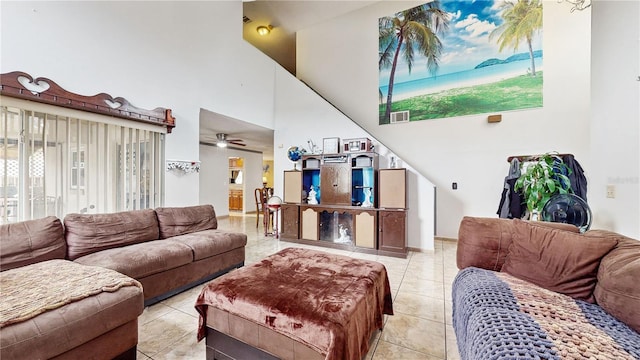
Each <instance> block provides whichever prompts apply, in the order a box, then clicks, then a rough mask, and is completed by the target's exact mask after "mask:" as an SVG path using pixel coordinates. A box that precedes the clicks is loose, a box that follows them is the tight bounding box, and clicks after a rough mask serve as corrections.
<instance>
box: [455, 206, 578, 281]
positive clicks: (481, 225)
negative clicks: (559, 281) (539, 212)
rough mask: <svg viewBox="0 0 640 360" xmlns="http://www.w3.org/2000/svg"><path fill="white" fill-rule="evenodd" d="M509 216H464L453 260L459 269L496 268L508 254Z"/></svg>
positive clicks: (511, 225)
mask: <svg viewBox="0 0 640 360" xmlns="http://www.w3.org/2000/svg"><path fill="white" fill-rule="evenodd" d="M535 223H536V225H541V226H547V227H551V228H556V229H560V230H565V231H571V232H580V229H578V228H577V227H575V226H574V225H571V224H562V223H553V222H545V221H536V222H535ZM514 231H515V229H514V222H513V220H512V219H499V218H482V217H471V216H465V217H464V218H463V219H462V221H461V222H460V229H459V231H458V250H457V253H456V262H457V265H458V268H459V269H464V268H467V267H471V266H474V267H478V268H482V269H487V270H493V271H500V269H502V265H504V261H505V259H506V257H507V255H508V254H509V246H510V245H511V242H512V239H513V236H514V235H513V234H514Z"/></svg>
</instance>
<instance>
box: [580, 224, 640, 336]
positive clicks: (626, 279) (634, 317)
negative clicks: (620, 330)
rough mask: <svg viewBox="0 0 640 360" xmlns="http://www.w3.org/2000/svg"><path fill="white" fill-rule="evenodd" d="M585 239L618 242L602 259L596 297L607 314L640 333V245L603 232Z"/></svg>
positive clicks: (629, 239)
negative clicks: (603, 239) (594, 238)
mask: <svg viewBox="0 0 640 360" xmlns="http://www.w3.org/2000/svg"><path fill="white" fill-rule="evenodd" d="M586 235H587V236H600V237H601V236H608V237H613V238H615V239H617V240H618V246H616V248H615V249H613V250H611V252H609V253H608V254H607V255H606V256H605V257H604V258H602V262H601V263H600V268H599V269H598V283H597V284H596V288H595V290H594V292H593V294H594V295H595V298H596V301H597V302H598V305H600V307H602V308H603V309H604V310H605V311H606V312H608V313H609V314H611V315H613V316H615V317H616V318H618V319H619V320H621V321H622V322H624V323H625V324H627V325H629V326H630V327H631V328H633V329H634V330H635V331H637V332H639V333H640V286H638V282H639V281H640V241H638V240H634V239H631V238H628V237H625V236H623V235H620V234H617V233H613V232H609V231H604V230H592V231H588V232H587V233H586Z"/></svg>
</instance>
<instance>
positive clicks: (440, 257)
mask: <svg viewBox="0 0 640 360" xmlns="http://www.w3.org/2000/svg"><path fill="white" fill-rule="evenodd" d="M255 223H256V218H255V216H252V215H246V216H230V217H229V218H224V219H220V220H219V223H218V227H219V228H221V229H227V230H233V231H240V232H243V233H246V234H247V237H248V241H247V247H246V261H245V264H251V263H254V262H256V261H258V260H260V259H262V258H264V257H265V256H267V255H270V254H273V253H275V252H277V251H279V250H281V249H283V248H287V247H306V248H313V249H317V250H322V251H327V252H331V253H337V254H342V255H347V256H352V257H355V258H362V259H368V260H375V261H379V262H381V263H383V264H384V265H385V266H386V268H387V272H388V274H389V281H390V284H391V290H392V292H393V295H394V303H393V308H394V312H395V315H393V316H385V325H384V329H383V330H382V331H381V332H378V334H377V335H376V336H375V339H374V340H373V343H372V345H371V350H370V351H369V353H368V354H367V356H366V359H371V360H380V359H459V355H458V350H457V346H456V340H455V334H454V332H453V326H452V325H451V283H452V282H453V278H454V277H455V275H456V274H457V272H458V269H457V267H456V243H455V242H453V241H440V240H436V242H435V250H434V251H432V252H431V251H430V252H410V253H409V256H408V257H407V258H406V259H399V258H393V257H386V256H377V255H369V254H361V253H355V252H350V251H344V250H336V249H329V248H324V247H315V246H307V245H300V244H296V243H290V242H286V241H278V240H277V239H274V238H273V237H265V236H264V235H263V231H262V226H260V228H258V229H256V227H255ZM261 225H262V224H261ZM202 287H203V286H197V287H195V288H192V289H190V290H187V291H185V292H183V293H180V294H178V295H175V296H173V297H171V298H169V299H166V300H164V301H162V302H160V303H157V304H155V305H153V306H150V307H147V308H146V309H145V310H144V313H143V314H142V316H140V318H139V319H138V321H139V325H138V329H139V330H138V333H139V342H138V359H140V360H146V359H205V358H206V356H205V343H204V341H201V342H199V343H198V342H196V331H197V326H198V314H197V313H196V311H195V309H194V307H193V305H194V304H195V301H196V298H197V296H198V294H199V293H200V290H201V289H202Z"/></svg>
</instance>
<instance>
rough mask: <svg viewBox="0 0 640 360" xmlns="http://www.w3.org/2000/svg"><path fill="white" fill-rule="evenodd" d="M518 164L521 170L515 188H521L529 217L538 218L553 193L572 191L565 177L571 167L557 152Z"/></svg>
mask: <svg viewBox="0 0 640 360" xmlns="http://www.w3.org/2000/svg"><path fill="white" fill-rule="evenodd" d="M520 166H521V170H523V171H522V175H520V177H519V178H518V180H516V185H515V190H516V191H519V190H520V189H522V193H523V195H524V199H525V201H526V204H527V210H528V211H529V219H531V220H538V215H539V214H540V212H542V208H543V207H544V205H545V204H546V203H547V201H549V199H550V198H551V197H552V196H553V195H556V194H568V193H573V191H572V190H571V182H570V181H569V178H568V177H567V175H570V174H571V169H569V168H568V167H567V165H565V163H564V162H563V161H562V158H560V157H559V156H558V155H557V154H555V153H547V154H544V155H540V156H539V157H538V159H536V160H534V161H531V162H526V161H524V162H523V163H522V164H521V165H520ZM565 174H567V175H565Z"/></svg>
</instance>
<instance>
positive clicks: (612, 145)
mask: <svg viewBox="0 0 640 360" xmlns="http://www.w3.org/2000/svg"><path fill="white" fill-rule="evenodd" d="M639 24H640V2H638V1H606V2H605V1H594V3H593V10H592V28H593V31H592V32H591V39H592V42H591V64H592V71H591V99H592V102H591V110H592V117H591V158H592V162H591V170H592V171H591V176H590V181H591V182H590V184H589V189H590V191H589V204H590V205H591V207H592V208H593V209H594V210H595V219H594V227H598V228H607V229H612V230H615V231H617V232H620V233H623V234H626V235H628V236H631V237H634V238H636V239H640V221H639V219H640V209H639V208H640V191H639V188H640V184H639V180H638V179H639V174H640V145H639V144H640V82H639V81H638V76H640V25H639ZM607 185H613V186H615V193H616V194H615V196H616V197H615V198H613V199H611V198H607V197H606V186H607Z"/></svg>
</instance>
